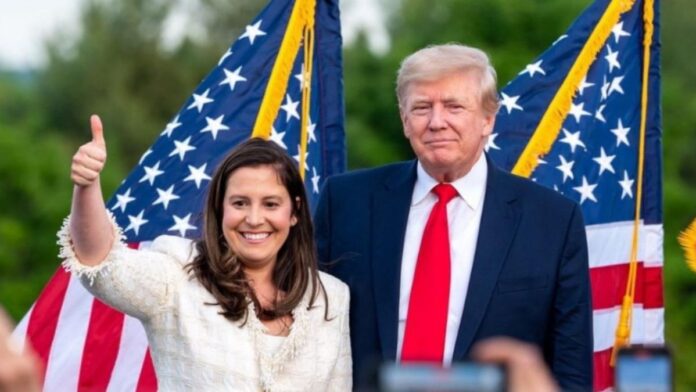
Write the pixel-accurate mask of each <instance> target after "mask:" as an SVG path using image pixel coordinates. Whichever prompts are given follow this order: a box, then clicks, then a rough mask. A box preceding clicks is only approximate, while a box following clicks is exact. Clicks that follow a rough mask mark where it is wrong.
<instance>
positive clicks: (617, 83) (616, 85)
mask: <svg viewBox="0 0 696 392" xmlns="http://www.w3.org/2000/svg"><path fill="white" fill-rule="evenodd" d="M623 79H624V77H623V76H617V77H615V78H614V79H612V80H611V85H610V86H609V93H608V95H611V93H613V92H614V91H616V92H618V93H621V94H623V93H624V91H623V88H621V82H622V81H623Z"/></svg>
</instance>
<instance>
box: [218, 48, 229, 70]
mask: <svg viewBox="0 0 696 392" xmlns="http://www.w3.org/2000/svg"><path fill="white" fill-rule="evenodd" d="M230 56H232V48H230V49H227V52H225V54H223V55H222V57H220V60H218V66H219V65H220V64H222V63H223V62H224V61H225V60H226V59H227V58H228V57H230Z"/></svg>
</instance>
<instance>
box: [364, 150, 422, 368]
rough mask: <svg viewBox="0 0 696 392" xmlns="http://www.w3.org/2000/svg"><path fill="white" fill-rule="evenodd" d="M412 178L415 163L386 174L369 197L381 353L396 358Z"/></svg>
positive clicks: (372, 259)
mask: <svg viewBox="0 0 696 392" xmlns="http://www.w3.org/2000/svg"><path fill="white" fill-rule="evenodd" d="M415 180H416V162H415V161H413V162H412V163H411V164H408V165H404V166H403V167H402V168H401V169H400V170H399V171H398V172H397V173H396V174H395V175H393V176H392V177H389V178H388V179H387V180H386V181H385V184H384V187H383V188H380V189H379V190H378V191H376V192H375V193H374V195H373V199H372V206H371V212H372V225H371V230H372V233H371V234H372V235H371V236H370V237H371V238H372V244H371V249H372V255H371V263H372V273H373V276H372V279H373V280H372V281H373V285H372V287H373V289H374V295H375V306H376V308H377V309H376V312H377V323H378V328H379V337H380V341H381V343H382V356H383V358H384V359H386V360H395V358H396V340H397V331H398V325H399V324H398V323H399V286H400V282H401V256H402V253H403V243H404V235H405V233H406V223H407V221H408V214H409V209H410V206H411V195H412V193H413V185H414V183H415Z"/></svg>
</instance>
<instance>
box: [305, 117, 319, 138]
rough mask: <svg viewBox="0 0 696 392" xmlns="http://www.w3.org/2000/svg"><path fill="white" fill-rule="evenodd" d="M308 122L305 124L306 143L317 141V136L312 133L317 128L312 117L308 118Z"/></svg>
mask: <svg viewBox="0 0 696 392" xmlns="http://www.w3.org/2000/svg"><path fill="white" fill-rule="evenodd" d="M308 120H309V121H308V124H307V137H308V139H307V144H309V143H311V142H315V143H316V142H317V137H316V135H314V130H315V129H316V128H317V124H316V123H313V122H312V118H311V117H310V118H309V119H308Z"/></svg>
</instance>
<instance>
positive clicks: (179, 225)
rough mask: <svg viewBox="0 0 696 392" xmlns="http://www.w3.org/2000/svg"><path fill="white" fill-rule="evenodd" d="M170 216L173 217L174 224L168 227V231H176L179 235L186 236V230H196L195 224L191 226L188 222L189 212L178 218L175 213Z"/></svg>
mask: <svg viewBox="0 0 696 392" xmlns="http://www.w3.org/2000/svg"><path fill="white" fill-rule="evenodd" d="M172 218H173V219H174V226H172V227H170V228H169V230H168V231H178V232H179V235H181V236H182V237H186V232H187V231H189V230H196V226H193V225H191V224H190V223H189V220H191V213H189V214H188V215H186V216H185V217H183V218H179V217H178V216H176V215H172Z"/></svg>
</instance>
